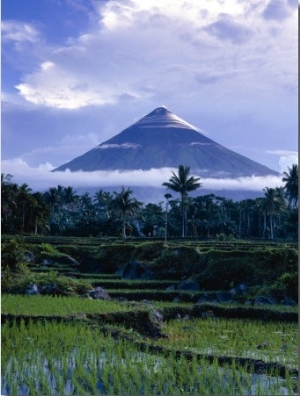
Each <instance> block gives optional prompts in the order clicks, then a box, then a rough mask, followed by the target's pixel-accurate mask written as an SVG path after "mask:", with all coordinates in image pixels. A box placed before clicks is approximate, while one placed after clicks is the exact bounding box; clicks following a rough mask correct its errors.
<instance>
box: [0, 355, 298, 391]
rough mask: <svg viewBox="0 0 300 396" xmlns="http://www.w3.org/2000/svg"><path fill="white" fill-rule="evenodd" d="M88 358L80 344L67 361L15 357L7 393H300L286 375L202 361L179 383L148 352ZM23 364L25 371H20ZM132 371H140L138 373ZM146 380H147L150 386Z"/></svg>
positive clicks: (8, 369) (5, 379)
mask: <svg viewBox="0 0 300 396" xmlns="http://www.w3.org/2000/svg"><path fill="white" fill-rule="evenodd" d="M82 357H83V355H81V354H80V349H79V348H75V349H74V351H73V353H72V354H71V355H69V356H68V357H67V359H65V360H62V359H59V358H57V359H54V360H53V359H47V358H45V357H43V356H42V354H41V360H40V361H36V364H32V363H29V362H26V358H24V360H23V361H22V362H20V361H19V362H18V363H17V364H16V362H15V361H14V358H13V357H11V358H10V360H9V361H8V363H7V365H6V366H5V367H2V380H1V395H11V396H15V395H18V396H30V395H31V394H52V395H58V396H62V395H73V394H78V395H81V394H82V395H83V394H84V395H94V394H99V395H106V394H107V395H109V394H122V389H124V392H125V393H126V394H135V395H151V394H153V395H155V394H165V395H169V394H172V393H174V390H177V392H176V393H179V392H180V393H181V394H189V395H191V394H195V395H197V394H199V391H201V389H209V390H211V394H212V395H213V394H215V395H219V394H220V393H218V392H219V391H220V389H226V390H227V391H228V389H229V390H230V391H231V392H232V393H230V394H232V395H237V394H238V395H241V396H244V395H245V396H252V395H253V396H254V395H296V394H297V393H295V392H293V391H292V390H291V389H290V388H289V387H288V386H287V384H286V381H285V380H284V379H282V378H278V377H272V376H268V375H265V374H256V373H246V372H242V371H238V370H235V371H233V370H232V369H229V368H228V369H227V368H226V369H225V368H220V367H214V366H207V367H204V366H203V365H200V364H199V365H197V368H196V370H197V372H196V374H197V375H195V376H194V378H193V380H192V381H191V380H189V381H186V382H184V381H183V382H181V383H180V384H179V383H176V378H175V377H174V378H172V377H171V376H170V377H169V378H170V382H167V381H165V380H163V378H166V377H160V375H162V373H163V372H164V371H165V370H166V366H164V364H163V360H164V358H160V357H157V356H153V355H148V354H146V353H143V352H138V353H135V354H130V355H128V356H127V357H121V358H120V357H119V356H116V357H113V358H112V357H111V356H110V357H108V356H107V355H106V353H105V352H103V353H102V354H101V355H100V356H96V355H89V358H88V359H82ZM78 362H80V363H78ZM129 366H130V367H131V368H130V369H128V367H129ZM170 366H171V364H170ZM17 367H19V371H18V370H17V371H15V372H14V371H13V370H14V368H17ZM142 367H143V370H144V371H143V372H142V371H141V368H142ZM132 370H135V371H136V373H135V374H133V372H132ZM120 373H123V374H122V375H121V374H120ZM144 378H147V382H148V383H147V385H146V384H145V383H144V380H143V379H144ZM29 379H30V381H29ZM125 381H126V384H125ZM116 384H118V387H117V388H116ZM122 387H123V388H122ZM45 390H46V393H45ZM116 390H117V392H116ZM129 391H131V392H130V393H128V392H129ZM82 392H84V393H82ZM226 394H229V393H226Z"/></svg>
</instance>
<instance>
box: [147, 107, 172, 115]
mask: <svg viewBox="0 0 300 396" xmlns="http://www.w3.org/2000/svg"><path fill="white" fill-rule="evenodd" d="M167 113H171V112H170V111H169V110H168V109H167V108H166V106H160V107H157V108H156V109H154V110H153V111H152V112H151V113H150V114H148V115H151V114H152V115H162V114H167Z"/></svg>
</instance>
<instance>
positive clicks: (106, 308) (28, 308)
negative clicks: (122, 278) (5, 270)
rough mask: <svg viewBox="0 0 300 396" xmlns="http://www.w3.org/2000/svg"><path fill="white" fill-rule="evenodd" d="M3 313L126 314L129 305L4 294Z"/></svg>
mask: <svg viewBox="0 0 300 396" xmlns="http://www.w3.org/2000/svg"><path fill="white" fill-rule="evenodd" d="M1 300H2V301H1V302H2V313H3V314H8V313H9V314H13V315H21V314H22V315H45V316H51V315H71V314H78V313H87V314H88V313H107V312H126V311H129V310H130V309H132V307H130V306H129V305H127V304H122V303H119V302H116V301H111V300H89V299H85V298H81V297H52V296H21V295H10V294H4V295H3V296H2V298H1Z"/></svg>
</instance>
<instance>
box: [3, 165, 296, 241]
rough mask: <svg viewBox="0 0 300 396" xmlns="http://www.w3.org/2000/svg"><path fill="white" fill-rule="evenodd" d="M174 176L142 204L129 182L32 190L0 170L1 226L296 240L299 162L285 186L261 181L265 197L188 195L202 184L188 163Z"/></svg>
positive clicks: (15, 230)
mask: <svg viewBox="0 0 300 396" xmlns="http://www.w3.org/2000/svg"><path fill="white" fill-rule="evenodd" d="M180 170H181V173H180ZM173 178H174V180H173V179H172V178H171V179H170V181H169V182H166V183H164V185H165V186H166V187H169V188H172V189H173V190H174V192H175V193H177V194H179V197H175V198H173V197H172V196H171V194H166V195H165V197H166V200H167V204H166V205H165V203H163V202H161V203H159V204H154V203H148V204H143V203H140V202H138V201H137V200H136V199H135V198H134V197H133V194H134V192H133V190H131V189H130V188H128V189H125V188H122V190H121V191H120V192H114V193H113V194H111V193H109V192H105V191H103V190H102V189H100V190H99V191H97V192H96V193H95V195H94V197H91V196H90V194H89V193H85V194H83V195H81V196H79V195H77V194H76V191H75V190H74V188H73V187H71V186H67V187H63V186H61V185H58V186H57V187H51V188H49V190H48V191H46V192H44V193H41V192H35V193H32V191H31V189H30V187H29V186H28V185H26V184H23V185H18V184H16V183H14V182H13V181H12V176H11V175H6V176H5V175H3V174H2V178H1V190H2V191H1V196H2V207H1V210H2V212H1V221H2V233H4V234H21V233H23V234H35V235H37V234H42V235H58V236H109V237H118V236H123V238H126V237H129V236H139V237H178V236H180V235H181V236H186V237H193V238H211V237H213V238H216V237H218V238H219V239H228V238H231V239H232V238H235V239H236V238H263V239H278V238H281V239H297V235H298V199H297V191H298V166H297V165H293V167H292V168H291V169H288V172H284V177H283V179H282V180H283V181H284V182H285V183H286V184H285V187H280V188H268V187H266V188H265V189H264V196H263V197H261V198H256V199H244V200H242V201H237V202H234V201H233V200H231V199H226V198H223V197H220V196H216V195H215V194H208V195H199V196H196V197H194V198H192V197H189V196H188V192H189V191H193V190H195V189H196V188H198V187H199V186H200V183H198V182H197V181H198V178H193V177H189V172H188V167H184V166H183V165H181V166H180V167H179V173H178V176H177V175H175V174H173ZM200 191H201V189H200ZM177 198H178V199H177ZM166 222H167V235H166Z"/></svg>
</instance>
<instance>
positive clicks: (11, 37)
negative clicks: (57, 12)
mask: <svg viewBox="0 0 300 396" xmlns="http://www.w3.org/2000/svg"><path fill="white" fill-rule="evenodd" d="M1 39H2V42H4V43H5V42H6V41H13V42H19V43H20V42H26V41H27V42H31V43H34V42H37V41H38V40H39V39H40V34H39V31H38V30H37V29H36V28H35V27H34V26H33V25H32V24H30V23H25V22H19V21H5V20H4V21H3V20H2V21H1Z"/></svg>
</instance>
